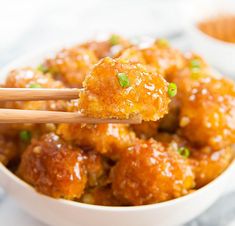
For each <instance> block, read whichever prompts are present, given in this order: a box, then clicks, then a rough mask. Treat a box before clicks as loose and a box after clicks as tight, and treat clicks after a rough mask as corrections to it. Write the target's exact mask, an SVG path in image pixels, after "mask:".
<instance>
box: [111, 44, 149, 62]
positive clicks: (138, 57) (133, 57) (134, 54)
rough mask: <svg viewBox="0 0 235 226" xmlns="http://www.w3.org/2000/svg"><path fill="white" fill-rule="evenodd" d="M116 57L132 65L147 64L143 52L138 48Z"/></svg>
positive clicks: (122, 52)
mask: <svg viewBox="0 0 235 226" xmlns="http://www.w3.org/2000/svg"><path fill="white" fill-rule="evenodd" d="M115 57H116V58H120V59H124V60H126V61H130V62H131V63H140V64H146V61H145V58H144V56H143V53H142V51H141V50H140V49H139V48H138V47H136V46H132V47H129V48H127V49H124V50H122V51H120V52H118V53H117V54H116V56H115Z"/></svg>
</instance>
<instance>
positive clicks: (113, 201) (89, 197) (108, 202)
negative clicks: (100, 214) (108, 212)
mask: <svg viewBox="0 0 235 226" xmlns="http://www.w3.org/2000/svg"><path fill="white" fill-rule="evenodd" d="M81 201H82V202H84V203H87V204H92V205H101V206H123V203H121V202H120V200H118V199H117V198H116V197H115V196H114V195H113V192H112V189H111V188H110V187H109V186H105V187H98V188H95V189H93V190H90V191H87V192H85V194H84V195H83V196H82V198H81Z"/></svg>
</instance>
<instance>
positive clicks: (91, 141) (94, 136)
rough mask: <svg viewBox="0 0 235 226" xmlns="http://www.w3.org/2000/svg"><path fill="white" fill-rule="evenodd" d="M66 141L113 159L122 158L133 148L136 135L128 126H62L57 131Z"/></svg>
mask: <svg viewBox="0 0 235 226" xmlns="http://www.w3.org/2000/svg"><path fill="white" fill-rule="evenodd" d="M57 133H58V134H59V135H61V136H62V137H63V138H64V139H65V140H66V141H72V142H74V143H75V144H77V145H79V146H80V147H82V148H83V149H91V150H95V151H97V152H99V153H101V154H104V155H105V156H108V157H110V158H112V159H117V158H119V157H120V155H121V153H122V152H123V150H125V149H126V148H127V147H129V146H131V145H132V144H133V143H134V140H135V134H134V133H133V132H132V131H131V130H130V129H129V127H128V126H127V125H121V124H98V125H86V126H85V125H80V124H61V125H60V126H59V128H58V130H57Z"/></svg>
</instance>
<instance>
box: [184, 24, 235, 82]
mask: <svg viewBox="0 0 235 226" xmlns="http://www.w3.org/2000/svg"><path fill="white" fill-rule="evenodd" d="M188 33H189V39H190V41H191V44H192V49H193V50H194V51H195V52H196V53H198V54H199V55H201V56H203V57H204V58H205V60H206V61H207V62H209V63H210V64H211V65H212V66H214V68H216V69H218V70H220V71H221V72H223V73H225V74H226V76H230V77H231V78H235V63H234V59H235V44H233V43H228V42H224V41H221V40H219V39H216V38H213V37H211V36H209V35H207V34H205V33H204V32H202V31H201V30H200V29H198V27H197V26H196V23H195V24H193V25H192V26H190V27H189V29H188Z"/></svg>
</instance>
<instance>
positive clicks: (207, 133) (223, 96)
mask: <svg viewBox="0 0 235 226" xmlns="http://www.w3.org/2000/svg"><path fill="white" fill-rule="evenodd" d="M180 126H181V132H182V134H183V136H185V137H186V138H187V139H188V140H190V141H191V142H192V143H194V144H195V145H197V146H199V147H203V146H211V147H212V148H213V149H214V150H218V149H220V148H223V147H226V146H228V145H230V144H232V143H234V142H235V86H234V83H233V82H232V81H229V80H227V79H224V78H220V79H219V78H213V77H207V78H206V79H204V80H202V81H201V82H199V83H198V84H195V85H194V87H193V88H192V89H191V90H190V91H189V92H188V93H185V95H182V98H181V108H180ZM192 131H193V133H192Z"/></svg>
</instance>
